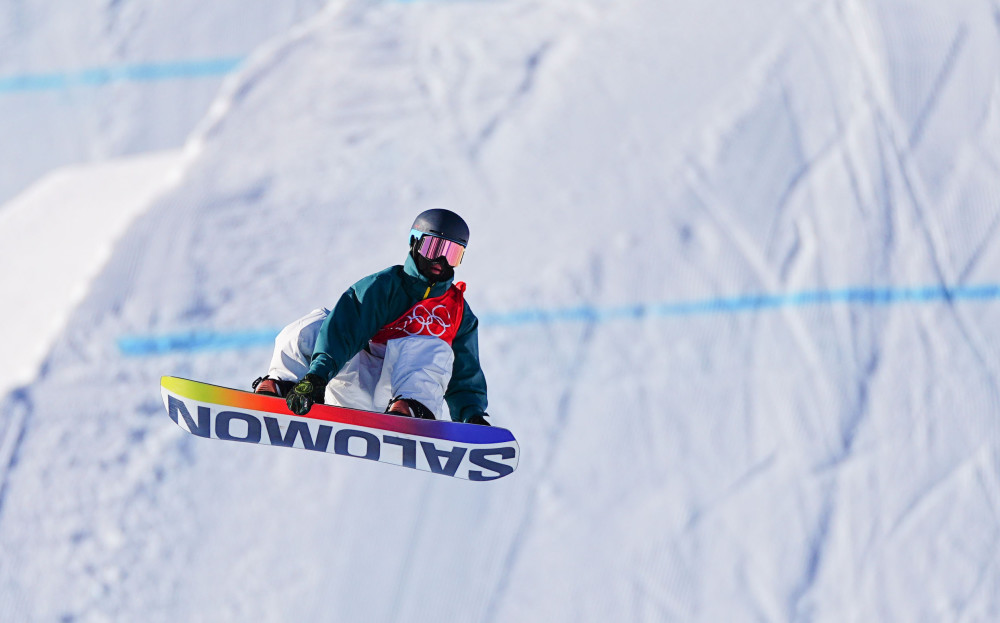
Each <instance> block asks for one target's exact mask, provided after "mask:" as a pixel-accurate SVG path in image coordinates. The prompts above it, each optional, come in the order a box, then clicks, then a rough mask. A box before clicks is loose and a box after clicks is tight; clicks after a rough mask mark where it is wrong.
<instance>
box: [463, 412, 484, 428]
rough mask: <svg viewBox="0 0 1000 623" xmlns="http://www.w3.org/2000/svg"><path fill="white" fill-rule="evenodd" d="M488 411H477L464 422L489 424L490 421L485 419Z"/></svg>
mask: <svg viewBox="0 0 1000 623" xmlns="http://www.w3.org/2000/svg"><path fill="white" fill-rule="evenodd" d="M488 415H489V414H488V413H477V414H475V415H473V416H472V417H470V418H469V419H467V420H466V421H465V423H466V424H479V425H480V426H489V425H490V423H489V422H487V421H486V417H487V416H488Z"/></svg>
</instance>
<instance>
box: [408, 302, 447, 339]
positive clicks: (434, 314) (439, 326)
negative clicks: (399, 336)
mask: <svg viewBox="0 0 1000 623" xmlns="http://www.w3.org/2000/svg"><path fill="white" fill-rule="evenodd" d="M438 310H443V314H444V318H442V317H441V316H439V315H438ZM451 324H452V323H451V314H449V313H448V308H447V307H445V306H444V305H435V306H434V307H433V308H432V309H431V310H430V311H427V308H426V307H424V306H423V305H417V306H416V307H414V308H413V310H412V311H411V312H410V315H409V316H407V317H406V318H403V322H402V327H400V328H401V329H402V330H403V332H404V333H406V334H407V335H433V336H434V337H441V336H442V335H444V334H445V331H447V330H448V329H449V328H451Z"/></svg>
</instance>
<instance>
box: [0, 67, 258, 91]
mask: <svg viewBox="0 0 1000 623" xmlns="http://www.w3.org/2000/svg"><path fill="white" fill-rule="evenodd" d="M242 62H243V58H215V59H202V60H192V61H174V62H169V63H140V64H134V65H120V66H117V67H97V68H93V69H83V70H80V71H75V72H60V73H47V74H26V75H21V76H8V77H6V78H4V77H0V94H4V93H24V92H31V91H61V90H66V89H71V88H74V87H99V86H104V85H107V84H111V83H114V82H155V81H161V80H178V79H183V78H210V77H217V76H223V75H226V74H228V73H232V72H233V71H234V70H235V69H236V68H237V67H239V65H240V63H242Z"/></svg>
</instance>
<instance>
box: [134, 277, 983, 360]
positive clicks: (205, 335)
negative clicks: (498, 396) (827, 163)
mask: <svg viewBox="0 0 1000 623" xmlns="http://www.w3.org/2000/svg"><path fill="white" fill-rule="evenodd" d="M957 301H981V302H987V301H1000V285H982V286H966V287H958V288H946V287H939V286H932V287H925V288H902V289H890V288H884V289H879V288H847V289H843V290H817V291H809V292H796V293H789V294H758V295H748V296H735V297H723V298H714V299H705V300H701V301H689V302H679V303H654V304H639V305H629V306H622V307H605V308H601V307H593V306H580V307H568V308H564V309H524V310H520V311H512V312H500V313H487V314H480V316H479V320H480V323H481V324H482V325H483V326H484V327H491V326H504V327H520V326H528V325H539V324H562V323H570V322H611V321H616V320H642V319H646V318H663V317H683V316H703V315H711V314H740V313H748V312H755V311H767V310H774V309H780V308H794V307H810V306H821V305H837V304H846V305H867V306H882V305H899V304H906V303H942V302H957ZM278 331H279V330H278V329H260V330H254V331H238V332H225V333H224V332H219V331H203V332H189V333H176V334H172V335H159V336H132V337H123V338H121V339H120V340H119V341H118V348H119V350H120V351H121V352H122V354H123V355H126V356H130V357H141V356H154V355H165V354H168V353H173V352H196V351H220V350H230V349H237V348H251V347H260V346H265V345H271V344H272V343H273V342H274V338H275V336H277V335H278Z"/></svg>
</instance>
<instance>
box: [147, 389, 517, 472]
mask: <svg viewBox="0 0 1000 623" xmlns="http://www.w3.org/2000/svg"><path fill="white" fill-rule="evenodd" d="M160 393H161V395H162V396H163V404H164V406H165V407H166V409H167V414H168V415H169V416H170V419H172V420H173V421H174V422H175V423H176V424H177V425H178V426H180V427H181V428H183V429H184V430H186V431H187V432H189V433H191V434H192V435H196V436H198V437H205V438H212V439H221V440H225V441H239V442H244V443H254V444H263V445H272V446H282V447H286V448H301V449H304V450H312V451H314V452H326V453H330V454H339V455H341V456H347V457H354V458H359V459H366V460H369V461H378V462H379V463H388V464H390V465H397V466H400V467H404V468H409V469H415V470H421V471H425V472H431V473H434V474H442V475H445V476H451V477H453V478H463V479H465V480H472V481H487V480H497V479H498V478H503V477H504V476H509V475H510V474H511V473H513V472H514V469H515V468H517V460H518V446H517V440H515V439H514V435H513V434H511V432H510V431H509V430H507V429H504V428H499V427H495V426H480V425H477V424H463V423H461V422H451V421H444V420H419V419H415V418H410V417H402V416H397V415H389V414H386V413H373V412H371V411H361V410H358V409H347V408H345V407H338V406H333V405H314V406H313V408H312V409H311V410H310V411H309V413H308V414H306V415H304V416H299V415H294V414H293V413H292V412H291V411H289V410H288V406H287V405H286V404H285V399H284V398H278V397H276V396H265V395H261V394H254V393H252V392H248V391H241V390H238V389H230V388H228V387H220V386H218V385H209V384H207V383H200V382H198V381H190V380H188V379H182V378H177V377H172V376H164V377H162V378H161V379H160Z"/></svg>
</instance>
